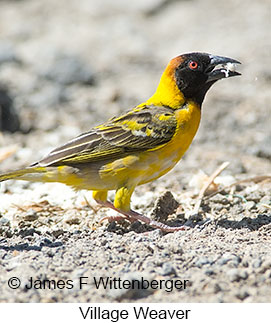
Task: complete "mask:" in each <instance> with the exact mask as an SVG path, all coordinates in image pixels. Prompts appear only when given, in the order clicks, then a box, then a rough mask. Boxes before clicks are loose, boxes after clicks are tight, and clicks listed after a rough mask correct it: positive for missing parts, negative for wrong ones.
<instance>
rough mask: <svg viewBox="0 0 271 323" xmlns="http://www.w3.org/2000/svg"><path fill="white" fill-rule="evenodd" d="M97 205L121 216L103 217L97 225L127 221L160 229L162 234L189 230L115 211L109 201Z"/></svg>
mask: <svg viewBox="0 0 271 323" xmlns="http://www.w3.org/2000/svg"><path fill="white" fill-rule="evenodd" d="M96 202H97V203H99V204H101V205H102V206H105V207H109V208H110V209H112V210H114V211H116V212H118V213H121V214H122V215H116V216H114V215H113V216H110V215H109V216H104V217H103V218H101V220H100V221H99V223H101V222H103V221H105V220H108V221H109V222H112V221H120V220H123V219H125V220H128V221H130V222H135V221H141V222H143V223H146V224H148V225H150V226H151V227H153V228H156V229H160V230H161V231H164V232H175V231H184V230H188V229H190V228H189V227H187V226H183V225H182V226H180V227H171V226H169V225H166V224H164V223H162V222H158V221H155V220H152V219H150V218H148V217H147V216H145V215H142V214H139V213H137V212H135V211H133V210H130V211H127V212H125V211H122V210H120V209H117V208H115V206H114V205H113V203H111V202H109V201H99V200H96Z"/></svg>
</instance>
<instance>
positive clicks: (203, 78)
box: [0, 53, 240, 232]
mask: <svg viewBox="0 0 271 323" xmlns="http://www.w3.org/2000/svg"><path fill="white" fill-rule="evenodd" d="M235 64H240V62H238V61H237V60H234V59H232V58H227V57H222V56H214V55H210V54H207V53H189V54H184V55H180V56H177V57H176V58H173V59H172V60H171V61H170V62H169V64H168V66H167V67H166V69H165V71H164V73H163V74H162V77H161V79H160V83H159V85H158V87H157V90H156V92H155V93H154V95H153V96H152V97H151V98H149V99H148V100H147V101H146V102H144V103H142V104H140V105H138V106H136V107H135V108H134V109H132V110H130V111H129V112H127V113H125V114H123V115H121V116H119V117H114V118H112V119H110V120H109V121H107V122H105V123H104V124H102V125H99V126H97V127H95V128H92V129H91V130H90V131H89V132H86V133H83V134H81V135H79V136H78V137H76V138H74V139H72V140H70V141H69V142H67V143H66V144H64V145H63V146H61V147H58V148H56V149H55V150H53V151H52V152H51V153H50V154H49V155H48V156H46V157H45V158H43V159H42V160H40V161H39V162H37V163H34V164H32V165H31V166H29V167H27V168H24V169H21V170H17V171H13V172H10V173H7V174H3V175H0V181H5V180H9V179H18V180H27V181H33V182H34V181H35V182H36V181H37V182H60V183H64V184H66V185H70V186H72V187H73V188H75V189H88V190H92V191H93V198H94V199H95V200H96V201H97V202H98V203H99V204H101V205H103V206H106V207H109V208H112V209H113V210H116V211H117V212H119V213H121V214H122V215H121V216H120V215H119V216H115V217H114V216H111V217H104V218H103V219H102V220H104V219H108V220H111V221H112V220H119V219H120V218H126V219H128V220H130V221H134V220H140V221H142V222H144V223H147V224H149V225H150V226H152V227H156V228H159V229H161V230H163V231H167V232H173V231H178V230H183V229H184V227H183V226H181V227H170V226H168V225H166V224H163V223H160V222H157V221H153V220H151V219H150V218H149V217H147V216H144V215H141V214H139V213H137V212H135V211H133V210H131V209H130V199H131V195H132V193H133V191H134V189H135V187H136V186H138V185H142V184H145V183H148V182H150V181H153V180H155V179H157V178H159V177H160V176H162V175H164V174H166V173H167V172H168V171H170V170H171V169H172V168H173V167H174V166H175V165H176V164H177V162H178V161H179V160H180V159H181V157H182V156H183V154H184V153H185V151H186V150H187V149H188V147H189V146H190V144H191V142H192V140H193V138H194V136H195V134H196V132H197V129H198V126H199V123H200V117H201V105H202V102H203V99H204V97H205V94H206V93H207V91H208V90H209V88H210V87H211V86H212V85H213V84H214V83H215V82H216V81H217V80H219V79H223V78H227V77H231V76H236V75H240V73H238V72H236V71H235V69H234V68H233V67H234V66H235ZM109 190H116V194H115V199H114V203H111V202H110V201H108V200H107V192H108V191H109Z"/></svg>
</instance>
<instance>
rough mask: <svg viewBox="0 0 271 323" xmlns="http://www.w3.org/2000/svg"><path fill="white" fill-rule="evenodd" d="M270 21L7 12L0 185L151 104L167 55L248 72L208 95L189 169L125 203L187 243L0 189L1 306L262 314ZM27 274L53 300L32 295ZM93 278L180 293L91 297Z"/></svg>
mask: <svg viewBox="0 0 271 323" xmlns="http://www.w3.org/2000/svg"><path fill="white" fill-rule="evenodd" d="M270 10H271V8H270V1H268V0H261V1H249V0H247V1H246V0H240V1H236V0H229V1H223V2H222V1H220V2H218V1H216V0H207V1H197V0H190V1H188V0H187V1H176V0H175V1H170V0H148V1H146V0H140V1H132V2H130V1H129V4H128V2H127V1H124V0H115V1H109V0H107V1H103V3H102V4H101V1H99V0H96V1H87V0H81V1H80V2H78V1H72V0H68V1H67V0H65V1H64V0H59V1H54V0H47V1H42V0H21V1H15V0H13V1H10V0H6V1H1V3H0V85H1V89H2V92H1V93H2V94H1V93H0V99H1V98H2V101H1V100H0V103H1V102H2V103H1V104H0V105H1V108H2V111H1V112H2V114H0V117H1V118H2V119H1V122H0V127H1V129H2V130H3V131H2V132H0V160H1V163H0V172H1V173H2V172H4V171H7V170H12V169H16V168H19V167H23V166H26V165H29V164H30V163H32V162H34V161H37V160H38V159H39V158H41V157H42V156H44V155H45V154H46V153H48V152H49V151H50V150H51V149H52V148H54V147H56V146H57V145H59V144H62V143H64V142H65V141H66V140H68V139H70V138H72V137H73V136H76V135H78V134H79V133H81V132H83V131H87V130H88V129H90V128H91V127H92V126H94V125H97V124H98V123H100V122H102V121H105V120H107V119H108V118H109V117H112V116H114V115H117V114H118V113H120V112H122V111H125V110H128V109H130V108H131V107H133V106H134V105H136V104H138V103H140V102H142V101H144V100H145V99H147V98H148V97H149V96H150V95H151V94H152V93H153V91H154V90H155V87H156V86H157V84H158V81H159V77H160V75H161V73H162V71H163V69H164V68H165V66H166V64H167V62H168V61H169V60H170V59H171V58H172V57H174V56H177V55H179V54H181V53H185V52H191V51H204V52H209V53H212V54H217V55H224V56H229V57H233V58H235V59H238V60H240V61H241V62H242V63H243V65H242V66H241V68H240V69H241V72H242V74H243V75H242V77H238V78H237V77H236V78H233V79H230V80H224V81H221V82H220V83H218V84H216V85H215V86H214V87H213V88H212V89H211V91H210V92H209V93H208V95H207V98H206V100H205V102H204V105H203V117H202V123H201V126H200V129H199V131H198V134H197V136H196V138H195V140H194V142H193V144H192V145H191V147H190V149H189V151H188V152H187V154H186V155H185V157H184V158H183V160H182V161H181V162H180V163H179V164H178V165H177V166H176V167H175V169H174V170H173V171H171V172H170V173H169V174H167V175H165V176H164V177H162V178H160V179H159V180H157V181H155V182H153V183H150V184H147V185H144V186H142V187H139V188H137V190H136V192H135V194H134V196H133V208H134V209H136V210H138V211H139V212H142V213H144V214H146V215H152V216H153V217H156V218H162V219H163V221H164V222H167V223H169V224H172V223H174V224H176V225H180V224H183V223H185V224H186V225H188V226H190V228H191V229H190V230H188V231H186V232H177V233H170V234H163V233H161V232H160V231H159V230H152V229H151V228H149V227H147V226H144V225H142V224H140V223H133V224H132V225H129V224H128V223H123V224H116V223H111V224H108V223H104V224H103V225H99V224H98V221H99V219H100V218H101V217H102V216H104V215H107V214H113V213H112V211H110V210H107V209H99V210H97V209H96V205H95V203H94V201H92V200H91V197H90V196H91V195H90V193H89V192H87V191H81V192H74V191H72V190H71V189H70V188H68V187H66V186H64V185H61V184H30V183H26V182H15V181H9V182H5V183H2V184H1V188H0V235H1V237H0V290H1V295H0V301H1V302H127V301H135V302H270V301H271V240H270V234H271V209H270V206H271V181H270V175H271V163H270V160H271V128H270V122H271V106H270V102H271V92H270V83H271V68H270V57H271V54H270V49H271V46H270V45H271V44H270V42H271V37H270V36H271V35H270ZM251 17H253V19H252V18H251ZM3 98H4V99H3ZM3 100H4V101H3ZM9 100H10V101H9ZM3 102H5V104H4V103H3ZM11 103H12V106H13V110H10V109H11ZM8 108H9V111H11V112H10V115H9V117H8V118H6V119H5V118H4V115H3V109H8ZM15 112H17V114H18V117H19V119H16V117H15ZM18 120H20V124H19V123H18ZM1 129H0V130H1ZM16 129H17V130H18V131H16V132H10V131H13V130H16ZM6 130H10V131H6ZM225 161H229V163H230V164H229V166H228V167H227V168H226V169H225V170H224V171H223V172H222V173H221V174H220V175H219V176H218V177H217V178H216V185H215V186H213V189H214V190H221V191H219V192H216V194H214V195H213V196H206V197H205V199H204V200H203V202H202V204H201V208H200V210H199V214H197V215H194V212H193V209H194V206H195V204H196V202H197V197H198V193H199V190H200V188H201V187H202V186H203V185H204V183H205V181H206V177H207V176H209V175H210V174H212V173H213V172H214V171H215V170H216V169H217V167H219V165H221V164H222V163H223V162H225ZM268 176H269V177H268ZM241 180H243V181H242V182H239V183H238V184H236V185H233V186H230V185H231V184H232V183H234V182H236V181H241ZM113 196H114V195H113V192H112V195H110V197H111V198H113ZM86 199H87V200H88V203H87V202H86ZM83 276H84V277H88V279H87V285H83V286H80V283H79V282H80V277H83ZM11 277H18V278H19V279H20V282H21V285H20V287H19V288H18V289H16V290H14V289H12V288H10V287H9V286H8V281H9V279H10V278H11ZM30 277H32V278H33V280H35V281H36V282H37V284H39V283H40V284H42V283H44V284H46V280H50V281H51V288H49V287H48V285H46V286H45V288H42V287H41V285H40V287H39V286H38V285H37V286H36V288H27V286H28V285H29V279H30ZM94 277H96V278H97V279H98V278H99V277H112V278H116V279H119V278H120V279H121V280H125V281H128V282H133V281H136V280H141V279H145V280H147V281H149V282H150V281H153V280H157V281H158V282H161V281H168V282H169V283H168V284H170V282H175V283H176V281H177V282H178V281H179V282H180V280H181V281H183V282H184V281H185V280H187V281H189V282H188V283H187V285H186V288H182V289H180V288H176V287H175V288H173V289H172V291H168V290H167V289H166V288H165V286H162V287H163V288H161V289H160V288H158V289H151V288H148V289H144V288H143V287H144V286H143V287H142V286H141V287H142V288H139V289H128V290H127V289H119V288H111V289H110V288H107V289H103V288H101V287H100V288H98V289H97V288H96V286H95V281H94ZM53 280H54V281H56V282H57V281H58V282H59V281H62V283H60V285H59V286H62V287H61V288H60V287H59V286H57V287H56V288H53V285H52V284H53ZM13 283H14V282H13ZM15 283H16V282H15ZM71 286H72V287H71ZM168 286H169V285H168ZM38 287H39V288H38ZM69 287H71V288H69ZM80 287H81V288H80ZM183 287H184V286H183Z"/></svg>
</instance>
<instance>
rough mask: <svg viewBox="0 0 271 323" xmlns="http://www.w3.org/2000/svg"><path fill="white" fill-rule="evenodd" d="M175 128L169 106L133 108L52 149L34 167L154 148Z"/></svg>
mask: <svg viewBox="0 0 271 323" xmlns="http://www.w3.org/2000/svg"><path fill="white" fill-rule="evenodd" d="M176 127H177V121H176V118H175V115H174V112H173V111H172V110H171V109H170V108H167V107H154V106H144V107H140V108H135V109H134V110H132V111H130V112H128V113H126V114H124V115H122V116H120V117H117V118H112V119H111V120H109V121H108V122H106V123H104V124H102V125H100V126H98V127H95V128H93V129H92V130H90V131H89V132H86V133H83V134H81V135H80V136H78V137H76V138H74V139H73V140H71V141H69V142H67V143H66V144H65V145H63V146H61V147H58V148H56V149H54V150H53V151H52V152H51V153H50V154H49V155H48V156H46V157H45V158H44V159H42V160H41V161H40V162H39V163H36V164H35V166H36V165H40V166H58V165H75V164H80V163H92V162H96V161H101V160H112V159H117V158H121V157H125V156H127V155H128V154H131V153H135V152H140V151H146V150H152V149H156V148H158V147H160V146H161V145H164V144H166V143H167V142H169V141H170V140H171V138H172V137H173V135H174V133H175V131H176ZM33 166H34V165H33Z"/></svg>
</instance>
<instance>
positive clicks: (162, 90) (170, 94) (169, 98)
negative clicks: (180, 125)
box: [145, 61, 185, 109]
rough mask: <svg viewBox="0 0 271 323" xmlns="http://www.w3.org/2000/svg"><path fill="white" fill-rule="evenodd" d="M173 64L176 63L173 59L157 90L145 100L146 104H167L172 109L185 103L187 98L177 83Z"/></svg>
mask: <svg viewBox="0 0 271 323" xmlns="http://www.w3.org/2000/svg"><path fill="white" fill-rule="evenodd" d="M173 64H174V65H175V62H173V61H171V62H170V63H169V64H168V66H167V68H166V69H165V71H164V73H163V74H162V77H161V79H160V83H159V85H158V87H157V89H156V92H155V93H154V95H153V96H152V97H150V98H149V99H148V100H147V101H146V102H145V103H146V104H153V105H167V106H169V107H171V108H172V109H178V108H180V107H181V106H182V105H183V104H184V103H185V98H184V96H183V94H182V92H181V91H180V90H179V88H178V86H177V85H176V80H175V75H174V71H175V69H174V68H173V66H172V65H173Z"/></svg>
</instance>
